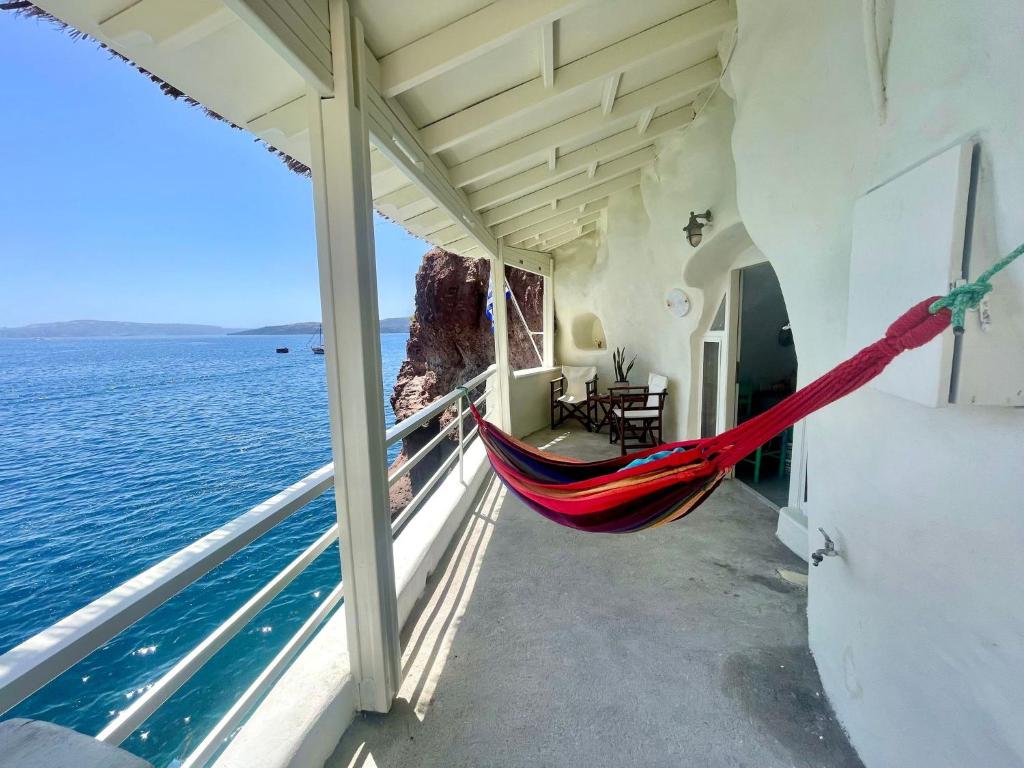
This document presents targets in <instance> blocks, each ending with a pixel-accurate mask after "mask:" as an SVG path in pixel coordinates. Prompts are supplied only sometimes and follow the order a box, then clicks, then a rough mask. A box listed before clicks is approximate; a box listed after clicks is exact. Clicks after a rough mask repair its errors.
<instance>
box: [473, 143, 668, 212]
mask: <svg viewBox="0 0 1024 768" xmlns="http://www.w3.org/2000/svg"><path fill="white" fill-rule="evenodd" d="M654 158H655V154H654V147H644V148H643V149H638V150H636V151H635V152H630V153H629V154H628V155H625V156H624V157H620V158H618V159H616V160H611V161H609V162H607V163H605V164H603V165H602V166H601V169H600V170H599V171H598V172H597V173H595V174H594V176H593V177H590V176H588V175H587V174H586V173H578V174H577V175H575V176H570V177H569V178H568V179H563V180H562V181H559V182H557V183H555V184H552V185H551V186H548V187H543V188H542V189H538V190H536V191H535V192H530V193H529V194H526V195H523V196H521V197H517V198H516V199H515V200H510V201H509V202H507V203H504V204H503V205H499V206H497V207H495V208H492V209H490V210H488V211H484V213H483V215H482V218H483V221H484V224H486V225H487V226H489V227H491V226H494V225H495V224H499V223H501V222H503V221H507V220H509V219H511V218H514V217H516V216H519V215H520V214H523V213H526V212H527V211H531V210H533V209H534V208H540V207H541V206H543V205H547V204H548V203H551V202H555V201H558V200H563V199H568V198H569V197H570V196H571V195H574V194H576V193H578V192H583V191H584V190H586V189H589V188H590V187H593V186H597V185H598V184H602V183H603V182H606V181H609V180H611V179H614V178H617V177H618V176H622V175H623V174H626V173H629V172H631V171H635V170H637V169H638V168H642V167H644V166H645V165H647V164H649V163H651V162H653V160H654ZM556 207H557V206H556Z"/></svg>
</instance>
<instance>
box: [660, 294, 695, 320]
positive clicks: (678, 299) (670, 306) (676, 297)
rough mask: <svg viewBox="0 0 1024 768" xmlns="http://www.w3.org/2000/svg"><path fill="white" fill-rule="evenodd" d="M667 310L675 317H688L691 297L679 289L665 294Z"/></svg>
mask: <svg viewBox="0 0 1024 768" xmlns="http://www.w3.org/2000/svg"><path fill="white" fill-rule="evenodd" d="M665 308H666V309H667V310H668V311H669V312H670V313H671V314H672V316H673V317H686V316H687V315H688V314H689V313H690V297H689V296H687V295H686V294H685V293H683V291H682V290H680V289H679V288H673V289H672V290H670V291H669V292H668V293H666V294H665Z"/></svg>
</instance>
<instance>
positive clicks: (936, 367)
mask: <svg viewBox="0 0 1024 768" xmlns="http://www.w3.org/2000/svg"><path fill="white" fill-rule="evenodd" d="M972 150H973V144H972V143H964V144H960V145H958V146H955V147H952V148H951V149H948V150H946V151H945V152H942V153H941V154H939V155H936V156H935V157H933V158H931V159H929V160H927V161H925V162H923V163H921V164H920V165H917V166H915V167H914V168H912V169H910V170H909V171H907V172H906V173H903V174H901V175H900V176H897V177H896V178H894V179H892V180H891V181H888V182H886V183H885V184H882V185H881V186H879V187H877V188H875V189H873V190H871V191H870V192H868V193H867V194H866V195H864V196H863V197H862V198H860V200H858V201H857V203H856V205H855V208H854V217H853V247H852V250H851V253H850V300H849V308H848V315H847V331H846V338H847V347H848V351H849V352H850V353H853V352H855V351H857V350H858V349H860V348H862V347H864V346H866V345H867V344H870V343H871V342H873V341H875V340H876V339H878V338H880V337H881V336H882V335H883V334H884V333H885V329H886V328H887V327H888V325H889V324H890V323H891V322H892V321H893V320H895V319H896V318H897V317H898V316H899V315H901V314H902V313H903V312H905V311H906V310H907V309H909V308H910V307H911V306H913V305H914V304H916V303H917V302H919V301H921V300H922V299H924V298H927V297H928V296H935V295H941V294H944V293H946V292H947V291H948V290H949V288H950V284H951V283H952V282H953V281H955V280H957V279H959V278H960V276H961V273H962V266H963V254H964V232H965V228H966V220H967V200H968V193H969V190H970V179H971V155H972ZM953 349H954V337H953V334H952V333H951V332H947V333H943V334H942V336H940V337H939V338H938V339H936V340H935V341H932V342H931V343H929V344H927V345H925V346H924V347H921V348H919V349H915V350H911V351H908V352H904V353H903V354H902V355H900V356H899V357H898V358H897V359H896V360H894V361H893V362H892V364H891V365H890V366H889V367H888V368H887V369H886V371H885V372H884V373H882V375H880V376H879V377H878V378H877V379H875V380H874V381H873V382H872V383H871V384H870V385H869V386H871V387H874V388H875V389H878V390H880V391H882V392H887V393H889V394H892V395H896V396H897V397H902V398H905V399H907V400H912V401H914V402H917V403H921V404H922V405H927V406H931V407H938V406H943V405H948V404H949V393H950V381H951V379H952V377H953V376H954V375H955V374H954V372H953V357H954V356H953Z"/></svg>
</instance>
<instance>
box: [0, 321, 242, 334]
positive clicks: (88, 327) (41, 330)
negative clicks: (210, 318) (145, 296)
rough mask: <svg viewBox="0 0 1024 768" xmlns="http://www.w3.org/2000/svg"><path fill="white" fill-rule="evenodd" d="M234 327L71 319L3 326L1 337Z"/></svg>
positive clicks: (227, 330) (211, 330)
mask: <svg viewBox="0 0 1024 768" xmlns="http://www.w3.org/2000/svg"><path fill="white" fill-rule="evenodd" d="M233 330H234V329H232V328H222V327H221V326H219V325H194V324H190V323H126V322H122V321H119V320H68V321H66V322H61V323H34V324H32V325H23V326H20V327H18V328H0V339H40V338H47V339H64V338H78V337H96V336H223V335H225V334H228V333H231V332H232V331H233Z"/></svg>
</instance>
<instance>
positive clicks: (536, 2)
mask: <svg viewBox="0 0 1024 768" xmlns="http://www.w3.org/2000/svg"><path fill="white" fill-rule="evenodd" d="M588 1H589V0H498V2H495V3H492V4H491V5H487V6H485V7H483V8H481V9H480V10H479V11H476V12H475V13H471V14H469V15H468V16H464V17H463V18H461V19H459V20H458V21H455V22H452V23H451V24H449V25H448V26H446V27H442V28H441V29H438V30H437V31H435V32H431V33H430V34H429V35H426V36H425V37H421V38H420V39H419V40H416V41H415V42H412V43H409V44H408V45H406V46H403V47H401V48H399V49H398V50H396V51H392V52H391V53H389V54H387V55H385V56H381V57H380V58H379V59H378V60H377V62H378V64H379V72H380V74H379V76H380V92H381V94H382V95H383V96H385V97H386V98H394V97H395V96H398V95H399V94H401V93H404V92H405V91H408V90H410V89H411V88H415V87H416V86H417V85H421V84H422V83H425V82H427V81H428V80H431V79H432V78H435V77H438V76H440V75H443V74H444V73H445V72H449V71H451V70H453V69H455V68H456V67H458V66H461V65H462V64H465V63H466V62H468V61H472V60H473V59H475V58H477V57H478V56H482V55H483V54H485V53H488V52H489V51H493V50H494V49H495V48H498V47H500V46H502V45H504V44H505V43H507V42H509V41H510V40H512V39H513V38H515V37H517V36H519V35H521V34H523V33H524V32H528V31H530V30H534V29H538V28H540V29H543V28H544V27H546V26H550V25H551V23H552V22H554V21H557V20H558V19H560V18H562V17H563V16H567V15H569V14H570V13H572V12H573V11H575V10H577V9H578V8H580V7H581V6H583V5H584V4H585V3H586V2H588Z"/></svg>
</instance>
